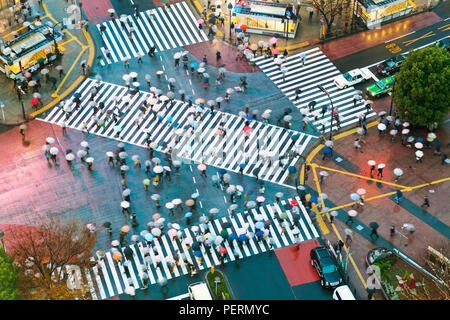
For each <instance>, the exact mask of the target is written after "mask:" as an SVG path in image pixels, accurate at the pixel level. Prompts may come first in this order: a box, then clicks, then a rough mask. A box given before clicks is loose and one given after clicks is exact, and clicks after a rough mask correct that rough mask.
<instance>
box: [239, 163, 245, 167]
mask: <svg viewBox="0 0 450 320" xmlns="http://www.w3.org/2000/svg"><path fill="white" fill-rule="evenodd" d="M245 166H247V164H246V163H241V164H240V165H239V167H241V168H245Z"/></svg>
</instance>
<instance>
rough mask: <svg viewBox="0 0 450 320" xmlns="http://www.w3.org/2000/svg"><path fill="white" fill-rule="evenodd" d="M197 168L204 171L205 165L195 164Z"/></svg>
mask: <svg viewBox="0 0 450 320" xmlns="http://www.w3.org/2000/svg"><path fill="white" fill-rule="evenodd" d="M197 169H198V170H200V171H205V170H206V165H205V164H204V163H200V164H199V165H198V166H197Z"/></svg>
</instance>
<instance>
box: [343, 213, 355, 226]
mask: <svg viewBox="0 0 450 320" xmlns="http://www.w3.org/2000/svg"><path fill="white" fill-rule="evenodd" d="M350 222H351V224H353V222H355V221H354V220H353V217H352V216H350V215H348V214H347V220H346V221H345V224H347V225H349V223H350Z"/></svg>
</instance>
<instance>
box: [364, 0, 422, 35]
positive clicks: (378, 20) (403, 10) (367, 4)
mask: <svg viewBox="0 0 450 320" xmlns="http://www.w3.org/2000/svg"><path fill="white" fill-rule="evenodd" d="M409 1H410V0H358V2H357V4H358V5H357V8H356V15H357V16H358V17H359V18H361V20H362V21H363V22H364V23H365V25H366V26H367V28H369V29H374V28H376V27H378V26H380V25H381V24H382V23H383V22H386V21H389V20H392V19H395V18H397V17H401V16H404V15H406V14H409V13H411V12H412V10H413V8H414V7H413V6H412V5H411V4H410V2H409Z"/></svg>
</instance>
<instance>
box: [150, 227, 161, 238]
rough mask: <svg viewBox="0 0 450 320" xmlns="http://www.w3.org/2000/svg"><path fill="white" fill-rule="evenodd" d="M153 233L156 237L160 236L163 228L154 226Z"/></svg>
mask: <svg viewBox="0 0 450 320" xmlns="http://www.w3.org/2000/svg"><path fill="white" fill-rule="evenodd" d="M152 234H153V235H154V236H155V237H159V236H160V235H161V229H160V228H153V229H152Z"/></svg>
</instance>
